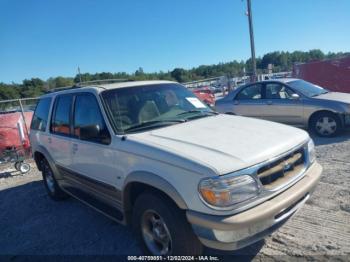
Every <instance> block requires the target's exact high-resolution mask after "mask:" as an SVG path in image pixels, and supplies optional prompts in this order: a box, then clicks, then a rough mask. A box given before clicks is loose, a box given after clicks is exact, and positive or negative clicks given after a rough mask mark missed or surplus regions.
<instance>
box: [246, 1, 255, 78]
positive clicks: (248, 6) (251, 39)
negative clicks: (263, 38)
mask: <svg viewBox="0 0 350 262" xmlns="http://www.w3.org/2000/svg"><path fill="white" fill-rule="evenodd" d="M247 8H248V11H247V15H248V22H249V35H250V49H251V53H252V66H253V72H252V79H251V80H252V82H255V81H256V80H257V75H256V60H255V46H254V32H253V18H252V16H253V14H252V5H251V2H250V0H247Z"/></svg>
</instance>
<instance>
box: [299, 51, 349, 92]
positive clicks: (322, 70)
mask: <svg viewBox="0 0 350 262" xmlns="http://www.w3.org/2000/svg"><path fill="white" fill-rule="evenodd" d="M293 77H295V78H300V79H304V80H306V81H309V82H311V83H314V84H316V85H319V86H322V87H324V88H327V89H329V90H331V91H334V92H343V93H350V56H348V57H344V58H339V59H329V60H323V61H314V62H309V63H301V64H295V65H294V67H293Z"/></svg>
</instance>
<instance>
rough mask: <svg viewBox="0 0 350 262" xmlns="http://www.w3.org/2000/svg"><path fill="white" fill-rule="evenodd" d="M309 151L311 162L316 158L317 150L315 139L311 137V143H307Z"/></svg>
mask: <svg viewBox="0 0 350 262" xmlns="http://www.w3.org/2000/svg"><path fill="white" fill-rule="evenodd" d="M307 151H308V153H309V161H310V164H311V163H313V162H315V160H316V151H315V144H314V141H312V139H311V138H310V140H309V143H308V144H307Z"/></svg>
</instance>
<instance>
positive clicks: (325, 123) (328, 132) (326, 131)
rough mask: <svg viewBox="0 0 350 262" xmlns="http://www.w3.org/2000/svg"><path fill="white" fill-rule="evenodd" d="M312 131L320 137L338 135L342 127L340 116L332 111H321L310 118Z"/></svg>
mask: <svg viewBox="0 0 350 262" xmlns="http://www.w3.org/2000/svg"><path fill="white" fill-rule="evenodd" d="M310 129H311V131H312V132H313V133H314V134H316V135H317V136H320V137H333V136H336V135H337V134H338V133H339V131H340V129H341V121H340V119H339V117H338V116H337V115H336V114H334V113H331V112H321V113H318V114H316V115H314V116H313V117H312V118H311V120H310Z"/></svg>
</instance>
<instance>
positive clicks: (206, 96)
mask: <svg viewBox="0 0 350 262" xmlns="http://www.w3.org/2000/svg"><path fill="white" fill-rule="evenodd" d="M192 92H193V93H194V94H195V95H196V96H197V97H198V98H199V99H200V100H201V101H202V102H204V103H205V104H207V105H208V106H210V107H214V106H215V95H214V94H213V93H212V91H211V90H210V89H209V88H207V87H202V88H197V89H194V90H192Z"/></svg>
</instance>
